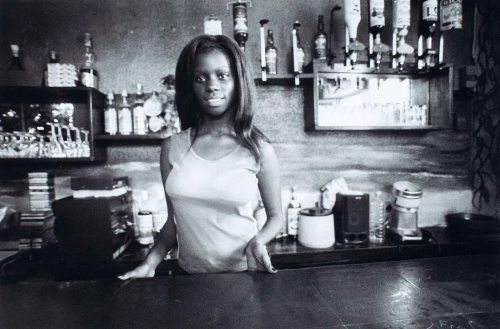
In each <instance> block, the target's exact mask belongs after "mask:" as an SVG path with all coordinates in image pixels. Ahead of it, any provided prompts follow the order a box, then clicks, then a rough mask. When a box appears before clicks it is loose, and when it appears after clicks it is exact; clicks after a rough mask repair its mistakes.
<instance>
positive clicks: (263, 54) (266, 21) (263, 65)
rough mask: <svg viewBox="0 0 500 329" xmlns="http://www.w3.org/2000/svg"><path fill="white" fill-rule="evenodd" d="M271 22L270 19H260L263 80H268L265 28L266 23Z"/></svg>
mask: <svg viewBox="0 0 500 329" xmlns="http://www.w3.org/2000/svg"><path fill="white" fill-rule="evenodd" d="M267 23H269V20H268V19H261V20H260V68H261V75H262V81H267V69H266V40H265V30H264V25H266V24H267Z"/></svg>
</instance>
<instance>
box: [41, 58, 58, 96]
mask: <svg viewBox="0 0 500 329" xmlns="http://www.w3.org/2000/svg"><path fill="white" fill-rule="evenodd" d="M56 63H59V60H58V59H57V52H56V51H54V50H51V51H50V59H49V64H56ZM48 86H49V71H48V67H47V65H45V69H44V70H43V79H42V87H48Z"/></svg>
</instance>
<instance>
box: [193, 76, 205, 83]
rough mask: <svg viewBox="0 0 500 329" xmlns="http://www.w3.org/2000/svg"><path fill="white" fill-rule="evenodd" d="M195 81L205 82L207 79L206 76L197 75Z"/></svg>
mask: <svg viewBox="0 0 500 329" xmlns="http://www.w3.org/2000/svg"><path fill="white" fill-rule="evenodd" d="M194 81H196V82H203V81H205V78H203V77H202V76H197V77H195V78H194Z"/></svg>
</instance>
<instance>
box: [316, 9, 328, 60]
mask: <svg viewBox="0 0 500 329" xmlns="http://www.w3.org/2000/svg"><path fill="white" fill-rule="evenodd" d="M324 29H325V26H324V23H323V15H319V16H318V32H316V35H315V36H314V58H317V59H326V55H327V54H326V39H327V37H326V33H325V31H324Z"/></svg>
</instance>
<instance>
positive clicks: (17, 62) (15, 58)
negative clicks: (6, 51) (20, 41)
mask: <svg viewBox="0 0 500 329" xmlns="http://www.w3.org/2000/svg"><path fill="white" fill-rule="evenodd" d="M10 49H11V50H12V62H11V64H10V67H9V70H12V71H23V70H24V68H23V66H22V65H21V59H20V58H19V46H18V45H10Z"/></svg>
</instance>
